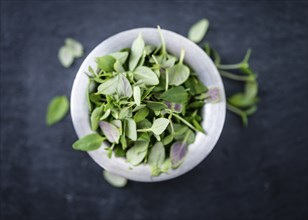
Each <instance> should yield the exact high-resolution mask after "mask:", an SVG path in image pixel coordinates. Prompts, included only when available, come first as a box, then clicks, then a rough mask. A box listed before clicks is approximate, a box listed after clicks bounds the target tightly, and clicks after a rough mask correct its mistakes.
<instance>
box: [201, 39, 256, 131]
mask: <svg viewBox="0 0 308 220" xmlns="http://www.w3.org/2000/svg"><path fill="white" fill-rule="evenodd" d="M204 48H205V51H206V53H207V54H208V55H209V56H211V57H212V59H213V61H214V63H215V65H216V67H217V68H218V70H219V73H220V75H221V76H222V77H225V78H228V79H231V80H235V81H242V82H244V91H243V92H238V93H235V94H233V95H231V96H229V97H228V100H227V109H228V110H229V111H231V112H233V113H235V114H237V115H239V116H240V117H241V120H242V123H243V125H244V126H245V127H247V125H248V116H251V115H253V114H254V113H255V112H256V111H257V104H258V102H259V97H258V82H257V75H256V74H255V73H254V72H253V70H252V69H251V67H250V65H249V63H248V61H249V58H250V55H251V49H248V51H247V53H246V55H245V57H244V59H243V60H242V61H241V62H240V63H238V64H227V65H226V64H221V62H220V60H221V59H220V56H219V54H218V53H217V52H216V51H215V50H213V49H212V48H210V46H209V43H206V44H205V46H204ZM231 71H232V72H231ZM234 72H235V73H234ZM238 73H240V74H238Z"/></svg>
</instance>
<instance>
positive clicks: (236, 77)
mask: <svg viewBox="0 0 308 220" xmlns="http://www.w3.org/2000/svg"><path fill="white" fill-rule="evenodd" d="M219 73H220V75H221V76H223V77H225V78H228V79H232V80H237V81H245V82H250V81H254V80H255V77H252V76H239V75H236V74H233V73H230V72H227V71H223V70H220V71H219Z"/></svg>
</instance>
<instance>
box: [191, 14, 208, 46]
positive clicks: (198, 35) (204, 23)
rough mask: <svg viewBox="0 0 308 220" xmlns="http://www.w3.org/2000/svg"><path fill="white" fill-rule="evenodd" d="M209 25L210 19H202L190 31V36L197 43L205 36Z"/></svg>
mask: <svg viewBox="0 0 308 220" xmlns="http://www.w3.org/2000/svg"><path fill="white" fill-rule="evenodd" d="M208 27H209V21H208V20H207V19H205V18H204V19H201V20H200V21H198V22H197V23H195V24H194V25H193V26H192V27H191V28H190V29H189V32H188V38H189V39H190V40H192V41H193V42H195V43H199V42H200V41H201V40H202V39H203V38H204V36H205V34H206V32H207V29H208Z"/></svg>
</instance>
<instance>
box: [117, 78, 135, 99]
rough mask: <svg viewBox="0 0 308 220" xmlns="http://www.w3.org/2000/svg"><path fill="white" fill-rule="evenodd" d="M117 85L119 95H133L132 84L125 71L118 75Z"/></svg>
mask: <svg viewBox="0 0 308 220" xmlns="http://www.w3.org/2000/svg"><path fill="white" fill-rule="evenodd" d="M116 86H117V87H116V91H117V94H118V95H119V97H128V98H130V97H131V96H132V95H133V91H132V86H131V85H130V83H129V81H128V79H127V78H126V77H125V76H124V74H123V73H120V74H119V75H118V82H117V85H116Z"/></svg>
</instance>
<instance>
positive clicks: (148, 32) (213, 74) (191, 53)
mask: <svg viewBox="0 0 308 220" xmlns="http://www.w3.org/2000/svg"><path fill="white" fill-rule="evenodd" d="M139 33H142V36H143V39H144V40H145V42H146V44H152V45H160V38H159V34H158V32H157V29H155V28H138V29H132V30H128V31H124V32H121V33H119V34H116V35H114V36H112V37H110V38H108V39H107V40H105V41H103V42H102V43H100V44H99V45H98V46H97V47H96V48H94V50H92V51H91V53H90V54H89V55H88V56H87V58H86V59H85V60H84V62H83V63H82V65H81V67H80V69H79V71H78V73H77V75H76V78H75V81H74V85H73V89H72V94H71V115H72V120H73V124H74V127H75V130H76V132H77V135H78V137H83V136H85V135H87V134H90V133H93V131H91V128H90V122H89V111H88V106H87V100H86V89H87V84H88V79H87V76H86V74H85V73H84V72H86V71H87V69H88V66H89V65H91V66H92V67H95V66H96V65H95V58H96V57H99V56H103V55H106V54H109V53H112V52H116V51H119V50H121V49H123V48H127V47H131V45H132V42H133V41H134V40H135V39H136V37H137V36H138V34H139ZM162 33H163V36H164V38H165V41H166V46H167V50H168V51H169V52H170V53H172V54H174V55H176V56H178V57H179V55H180V51H181V49H182V48H183V49H185V51H186V53H185V60H184V61H185V63H187V64H189V65H190V66H191V67H192V68H193V69H194V70H195V71H196V73H197V74H198V76H199V79H200V80H201V81H202V82H203V83H204V84H205V85H206V86H215V87H218V88H219V89H220V93H221V94H220V96H221V101H220V102H219V103H215V104H206V105H205V107H204V108H203V109H202V115H203V121H202V126H203V128H204V129H205V130H206V132H207V135H204V134H202V133H200V132H199V133H198V134H197V136H196V141H195V143H193V144H191V145H189V147H188V153H187V155H186V158H185V161H184V163H183V164H182V165H181V166H180V167H179V168H177V169H175V170H172V169H171V170H170V171H169V172H168V173H166V174H161V175H160V176H157V177H153V176H151V171H150V167H149V166H148V165H139V166H136V167H134V166H132V165H130V164H129V163H127V162H126V161H125V160H124V159H123V158H116V157H112V158H111V159H109V158H108V157H107V153H106V151H105V150H104V148H105V146H106V145H105V144H106V143H104V144H103V145H102V146H101V148H100V149H98V150H95V151H89V152H88V153H89V155H90V156H91V157H92V159H93V160H94V161H95V162H96V163H97V164H99V165H100V166H101V167H103V168H104V169H106V170H108V171H110V172H112V173H115V174H117V175H120V176H123V177H125V178H127V179H130V180H134V181H141V182H156V181H163V180H168V179H172V178H175V177H177V176H180V175H182V174H184V173H186V172H188V171H189V170H191V169H192V168H194V167H195V166H197V165H198V164H199V163H200V162H201V161H202V160H204V158H205V157H206V156H207V155H208V154H209V153H210V152H211V150H212V149H213V148H214V146H215V144H216V142H217V141H218V139H219V136H220V134H221V131H222V128H223V125H224V121H225V113H226V101H225V92H224V87H223V83H222V80H221V77H220V75H219V73H218V71H217V69H216V67H215V65H214V64H213V62H212V61H211V59H210V58H209V57H208V56H207V55H206V53H205V52H204V51H203V50H202V49H201V48H200V47H199V46H197V45H196V44H194V43H193V42H192V41H190V40H188V39H187V38H185V37H183V36H181V35H179V34H176V33H174V32H171V31H168V30H162Z"/></svg>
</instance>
